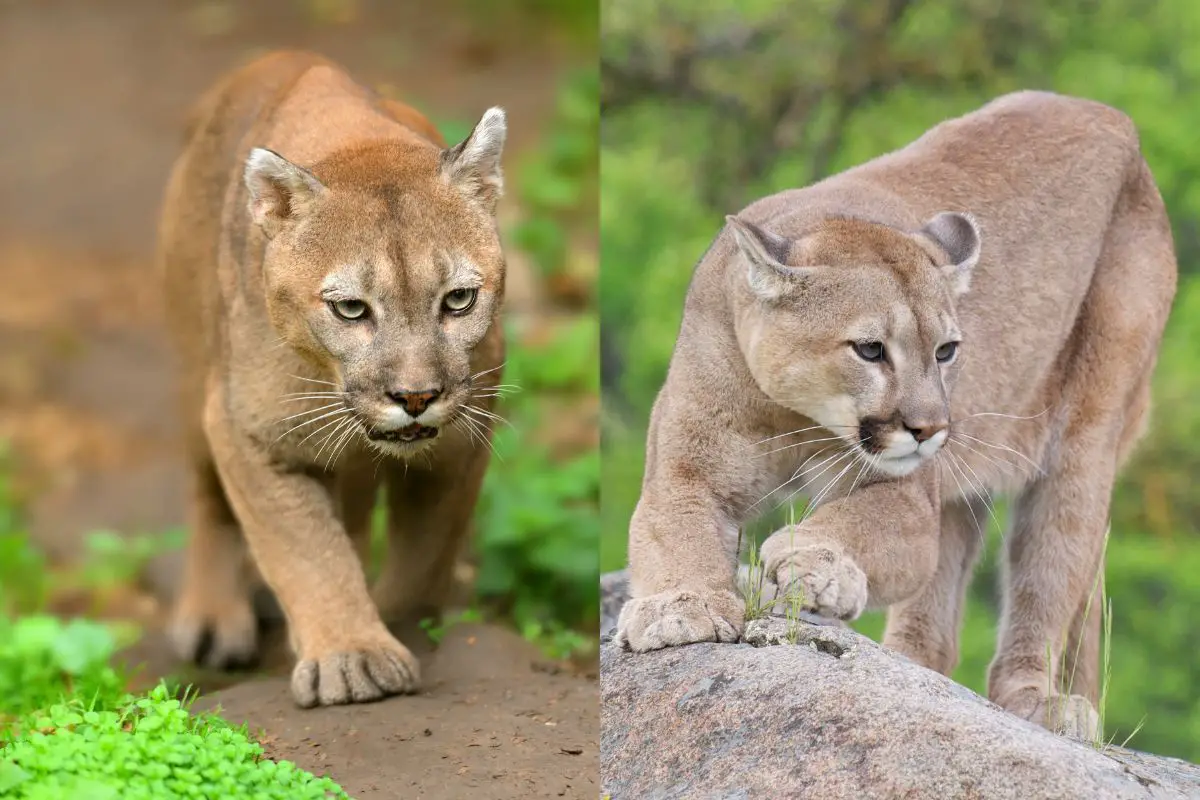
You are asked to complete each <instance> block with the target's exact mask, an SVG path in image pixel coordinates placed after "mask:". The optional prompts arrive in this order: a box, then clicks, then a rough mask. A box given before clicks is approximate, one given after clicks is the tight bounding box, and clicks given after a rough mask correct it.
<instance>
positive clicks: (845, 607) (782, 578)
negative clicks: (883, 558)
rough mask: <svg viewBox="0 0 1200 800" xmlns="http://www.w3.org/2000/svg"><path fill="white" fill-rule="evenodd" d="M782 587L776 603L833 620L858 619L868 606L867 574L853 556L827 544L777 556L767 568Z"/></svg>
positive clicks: (784, 552)
mask: <svg viewBox="0 0 1200 800" xmlns="http://www.w3.org/2000/svg"><path fill="white" fill-rule="evenodd" d="M764 567H765V569H766V574H767V577H768V578H770V579H771V580H772V581H774V582H775V584H776V585H777V586H778V587H779V589H778V592H777V593H776V598H777V600H776V602H782V603H789V602H792V598H796V602H797V603H798V605H799V606H800V608H802V609H805V610H808V611H812V612H815V613H816V614H818V615H819V616H822V617H830V618H833V619H844V620H852V619H857V618H858V616H859V615H860V614H862V612H863V609H864V608H866V606H867V575H866V573H865V572H863V571H862V570H861V569H859V566H858V565H857V564H855V563H854V562H853V561H852V560H851V559H850V557H849V556H847V555H845V554H844V553H842V552H841V551H840V550H838V549H836V548H833V547H828V546H825V545H803V546H800V547H794V548H789V549H785V550H783V551H781V552H779V553H777V554H773V555H772V558H771V560H770V561H768V562H767V563H766V564H765V565H764Z"/></svg>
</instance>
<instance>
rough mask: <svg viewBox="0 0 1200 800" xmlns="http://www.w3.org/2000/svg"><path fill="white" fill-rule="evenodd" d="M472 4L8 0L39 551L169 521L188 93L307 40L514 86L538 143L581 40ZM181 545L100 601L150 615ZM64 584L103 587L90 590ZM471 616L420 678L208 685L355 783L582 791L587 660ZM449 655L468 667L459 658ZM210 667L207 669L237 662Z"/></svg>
mask: <svg viewBox="0 0 1200 800" xmlns="http://www.w3.org/2000/svg"><path fill="white" fill-rule="evenodd" d="M475 5H477V4H476V3H475V2H473V1H472V2H468V0H444V2H440V3H436V4H430V3H427V2H424V0H412V2H398V1H389V0H374V1H372V0H357V2H351V0H321V1H318V0H303V1H301V0H256V2H254V3H243V2H235V0H222V1H214V0H203V1H201V0H106V2H104V3H96V2H94V1H93V0H40V1H39V2H37V3H22V2H17V1H15V0H0V108H2V109H3V115H2V116H3V122H2V123H0V175H2V176H3V180H2V181H0V286H3V287H4V291H3V292H0V441H7V442H8V443H10V444H11V445H12V448H13V450H14V454H15V456H16V465H17V468H18V471H17V474H16V475H15V481H16V484H17V489H18V491H19V492H20V495H21V497H22V499H23V500H24V501H25V502H26V505H27V510H28V512H29V517H30V519H29V522H30V528H31V532H32V534H33V535H34V536H35V537H36V539H37V540H38V541H39V542H40V543H41V545H42V546H43V547H44V549H46V550H47V552H48V553H49V554H50V556H51V557H52V559H54V560H55V561H56V562H59V563H62V564H70V563H72V562H74V561H77V560H78V559H79V556H80V555H81V553H82V552H83V547H82V543H83V541H84V536H85V534H86V533H87V532H89V531H93V530H97V529H110V530H115V531H118V532H120V533H123V534H132V533H154V532H158V531H162V530H165V529H169V528H172V527H175V526H178V525H180V524H182V521H183V476H182V469H181V462H180V459H179V457H178V451H177V444H176V436H177V423H176V420H175V419H174V416H173V409H174V404H173V402H172V380H173V366H172V358H171V354H170V352H169V351H168V349H167V348H166V346H165V344H164V341H163V339H164V337H163V335H162V331H161V321H162V320H161V317H162V310H161V306H160V301H159V297H158V294H157V291H156V287H155V285H154V282H153V280H152V270H151V255H152V253H153V247H154V234H155V214H156V211H157V206H158V202H159V197H160V194H161V191H162V187H163V184H164V181H165V179H166V175H167V171H168V169H169V166H170V163H171V161H172V159H173V158H174V157H175V155H176V154H177V152H178V147H179V129H180V121H181V120H182V119H183V117H184V114H185V111H186V110H187V108H188V107H189V106H190V104H191V103H192V102H193V101H194V100H195V98H196V96H197V95H198V93H199V92H201V91H202V90H203V89H204V88H205V87H206V86H207V85H209V84H210V83H211V82H212V81H213V80H214V79H215V78H216V77H217V76H218V75H220V74H221V73H223V72H224V71H226V70H228V69H229V68H231V67H233V66H235V65H237V64H239V63H242V62H244V61H245V60H247V59H248V58H250V57H253V56H254V55H256V54H258V53H260V52H263V51H265V50H268V49H274V48H279V47H288V48H304V49H313V50H316V51H318V52H321V53H323V54H325V55H328V56H330V57H332V58H334V59H336V60H338V61H340V62H342V63H343V64H345V65H346V66H347V67H349V68H350V69H351V71H353V72H354V73H355V74H356V75H358V76H359V77H360V78H361V79H363V80H365V81H367V82H371V83H374V84H375V85H377V86H380V87H381V88H382V89H383V90H385V91H388V92H391V93H395V94H396V95H398V96H402V97H405V98H406V99H409V100H412V101H414V102H416V103H417V104H418V105H420V106H421V107H422V108H423V109H424V110H426V111H427V112H428V113H430V114H431V116H432V117H433V118H434V119H435V120H447V119H454V120H458V121H461V122H464V123H467V124H469V123H470V122H471V121H473V120H474V119H475V118H476V117H477V116H478V114H479V113H481V112H482V110H483V109H484V108H486V107H488V106H490V105H494V104H501V105H504V106H505V107H506V108H507V109H508V112H509V119H510V125H511V128H512V130H511V138H510V142H511V145H510V147H511V149H510V151H509V152H510V155H509V158H508V161H509V163H510V165H516V164H519V163H520V161H521V151H522V150H526V151H528V150H529V149H531V148H533V147H536V145H537V143H538V137H539V134H540V131H541V128H542V126H543V125H544V123H545V122H546V120H547V119H548V118H549V116H550V114H551V113H552V110H553V103H554V93H555V90H556V88H557V82H558V80H559V79H560V77H561V76H562V75H563V73H564V71H565V70H566V69H567V68H568V67H571V66H578V65H583V64H586V63H588V62H589V61H594V58H595V53H594V51H593V52H583V51H580V50H579V48H578V45H577V44H576V43H573V42H569V41H567V40H565V39H564V38H563V37H561V36H558V35H552V34H550V33H544V34H543V33H537V32H534V31H531V30H530V29H529V28H528V27H523V26H522V25H520V24H519V23H518V22H515V21H514V19H515V18H514V16H513V15H511V14H505V15H500V16H496V15H492V16H491V17H489V18H488V19H487V20H486V22H480V20H479V18H478V17H477V16H474V15H473V14H472V13H471V12H470V10H469V9H470V8H472V7H474V6H475ZM513 174H514V171H513V170H512V169H510V175H513ZM508 205H509V208H508V209H507V212H506V213H507V214H509V215H510V217H511V215H513V214H514V213H516V212H515V211H514V210H513V209H512V208H511V203H509V204H508ZM510 270H511V271H512V276H511V279H510V291H511V295H512V296H511V298H510V309H511V310H512V311H514V312H515V313H516V314H518V315H523V316H525V317H527V318H528V320H529V322H530V326H529V327H530V328H531V329H535V330H536V328H537V327H538V326H539V325H541V324H543V323H542V322H540V320H542V319H544V313H543V312H544V309H543V307H542V305H541V300H540V298H541V297H542V296H543V294H544V292H543V290H542V287H540V286H539V285H538V283H537V281H536V280H535V278H534V277H533V274H532V271H531V270H529V269H528V267H527V266H526V265H524V264H523V263H522V261H521V259H520V258H519V254H514V257H513V258H512V259H511V261H510ZM592 413H593V411H587V412H585V417H586V418H587V419H588V422H586V424H584V425H583V427H584V428H586V429H587V430H586V431H585V434H586V435H584V436H582V438H583V439H585V440H587V439H589V438H590V437H594V432H593V429H594V425H592V424H591V422H590V420H591V419H592V416H591V415H592ZM576 427H579V426H576ZM567 438H571V436H567ZM576 438H578V436H576ZM177 568H178V554H172V555H171V556H168V557H164V558H163V559H160V560H159V561H158V562H156V563H155V564H154V565H153V568H152V569H151V570H150V571H149V574H148V575H147V576H145V577H146V586H147V591H141V592H137V591H129V590H127V589H122V590H119V591H117V592H116V593H115V595H114V596H111V597H107V598H103V601H104V603H106V604H107V605H108V606H109V611H110V613H112V614H115V615H118V616H127V617H135V618H137V619H139V620H142V621H146V620H149V621H150V622H151V623H153V622H154V621H156V620H159V619H161V617H162V612H163V609H164V608H165V605H166V603H167V602H169V599H170V594H171V590H172V587H173V585H174V583H175V581H176V576H177ZM62 599H63V601H64V603H65V604H66V605H67V606H70V607H75V608H77V609H81V608H84V607H87V608H89V609H90V610H94V608H93V607H92V606H90V605H87V604H88V603H91V602H92V601H94V600H95V598H79V597H67V598H62ZM464 630H466V629H461V628H456V629H454V631H455V633H454V635H452V636H451V637H450V641H449V642H448V643H447V644H446V646H444V647H443V648H442V649H441V650H440V651H439V653H438V654H437V655H436V656H434V657H433V660H432V661H431V662H429V665H428V670H427V673H428V675H429V677H430V680H431V682H430V683H429V686H430V688H429V691H428V692H427V693H426V694H423V695H420V696H417V697H411V698H399V699H395V700H391V701H388V702H384V703H379V704H374V705H371V706H366V707H361V708H341V709H328V710H321V711H312V712H300V711H297V710H295V709H293V708H292V706H291V705H290V701H288V700H287V697H286V693H285V691H284V687H285V684H283V683H280V682H277V681H278V679H267V680H265V681H255V682H249V683H243V684H242V685H239V686H237V687H235V688H232V689H229V690H227V691H225V692H222V693H220V694H217V695H214V697H215V698H217V699H218V700H219V701H220V702H221V703H222V704H223V705H224V706H225V707H226V708H227V709H228V710H229V712H230V713H231V714H233V715H235V716H237V717H238V720H239V721H241V720H242V719H245V720H246V721H248V722H249V723H250V724H251V726H252V727H253V728H263V729H265V730H266V734H267V736H266V739H265V741H266V742H267V743H268V746H269V748H270V750H271V752H272V753H273V754H274V755H277V756H279V757H286V758H291V759H293V760H295V761H297V762H298V763H300V764H302V765H304V766H308V767H310V768H314V769H317V770H318V771H327V772H329V773H330V774H331V775H332V776H333V777H334V778H335V779H336V780H339V781H341V782H343V783H344V784H345V785H346V787H347V788H348V789H349V790H350V791H351V794H352V795H356V796H358V797H361V798H368V797H393V796H396V795H397V793H401V791H400V790H401V787H403V791H402V793H403V795H404V796H418V797H457V796H464V794H463V793H467V794H469V795H470V796H476V797H496V798H502V797H510V796H513V797H515V796H521V797H541V796H547V797H556V796H561V797H575V796H580V797H582V796H583V794H584V793H585V792H586V793H588V795H589V796H591V797H594V796H595V785H594V784H595V776H596V774H597V762H596V759H595V752H596V740H597V726H598V723H597V707H596V697H597V693H596V687H595V684H594V682H592V681H591V680H587V679H581V678H577V677H567V676H565V675H552V674H548V673H547V672H545V671H538V670H535V669H533V668H532V667H531V666H530V665H531V664H532V663H533V661H532V659H531V654H530V653H529V649H528V646H527V645H526V644H525V643H524V642H522V641H521V640H520V639H519V638H517V637H514V636H512V635H511V634H507V633H504V632H502V631H498V630H494V629H480V630H479V631H477V632H476V633H475V634H473V635H474V636H475V637H476V638H475V643H474V644H469V645H468V644H466V643H465V641H466V640H465V639H462V640H461V641H460V640H459V639H458V638H456V637H458V635H459V634H460V633H462V631H464ZM267 637H268V640H269V641H270V642H272V643H273V645H274V646H272V647H271V648H270V652H269V656H268V658H267V663H266V664H265V665H264V667H265V672H266V673H267V674H269V675H280V674H282V673H285V672H286V670H287V667H288V660H289V659H288V657H287V654H286V652H285V651H284V650H283V649H282V647H281V646H279V645H281V643H282V632H281V631H279V630H278V628H275V629H273V630H271V631H268V633H267ZM456 641H460V645H461V646H459V645H454V644H453V642H456ZM485 649H486V655H485V657H484V658H480V657H479V656H478V653H479V652H481V651H483V650H485ZM127 657H128V658H129V659H130V660H131V661H132V662H133V663H140V664H144V670H143V675H142V682H143V683H145V682H153V681H155V680H156V679H157V677H158V676H161V675H165V674H179V672H180V665H179V664H177V663H175V661H174V659H173V658H172V657H171V656H170V653H169V651H168V650H167V649H165V647H164V644H163V638H162V636H161V632H159V631H157V630H154V629H153V628H152V629H151V631H150V633H149V635H148V636H147V637H146V638H145V639H144V640H143V641H142V642H141V643H140V644H139V645H138V646H137V647H136V648H135V649H134V650H133V651H131V652H130V653H128V654H127ZM460 659H461V660H463V661H465V662H466V666H467V667H468V668H467V669H465V670H464V669H463V668H462V667H456V666H454V663H455V662H456V660H460ZM497 664H500V665H507V667H502V668H499V669H498V668H497V666H496V665H497ZM480 666H482V667H486V670H482V671H479V672H472V669H475V668H477V667H480ZM189 675H191V674H190V673H185V677H187V676H189ZM201 677H203V680H202V681H200V682H201V685H204V686H214V685H226V684H228V683H230V682H231V681H239V680H244V678H245V676H237V675H232V676H231V675H228V674H226V675H219V676H211V675H209V676H201ZM551 723H557V724H551ZM426 728H428V729H429V730H430V731H431V733H430V735H428V736H426V735H425V734H424V730H425V729H426ZM406 737H407V738H406ZM493 737H495V738H493ZM562 748H568V750H571V751H574V750H575V749H580V750H581V752H580V753H578V754H567V753H564V752H561V749H562ZM495 776H500V777H495ZM474 786H478V787H481V788H479V789H474V788H472V787H474ZM372 787H374V788H372Z"/></svg>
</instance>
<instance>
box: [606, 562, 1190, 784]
mask: <svg viewBox="0 0 1200 800" xmlns="http://www.w3.org/2000/svg"><path fill="white" fill-rule="evenodd" d="M625 585H626V582H625V580H624V576H623V575H622V574H620V573H611V574H609V575H606V576H604V577H603V578H602V579H601V596H602V601H601V602H602V607H601V616H602V623H603V625H604V627H603V628H602V632H603V633H604V636H603V637H602V639H601V660H600V670H601V673H600V674H601V679H600V691H601V700H600V709H601V711H600V721H601V739H600V763H601V765H602V766H601V789H602V794H607V795H609V796H611V798H612V800H626V799H627V798H628V800H635V799H636V800H666V798H689V799H691V798H696V799H699V798H704V799H706V800H707V799H708V798H713V799H715V798H730V799H731V800H732V798H746V799H749V798H760V797H762V798H809V797H812V798H820V799H821V800H835V799H836V798H855V799H856V800H858V799H860V798H861V800H874V798H878V799H879V800H894V799H895V798H908V799H911V800H917V799H919V798H935V799H936V800H958V798H963V799H964V800H967V799H972V800H973V799H975V798H978V799H979V800H1004V799H1005V798H1013V800H1060V799H1061V800H1068V799H1069V800H1075V799H1076V798H1078V800H1103V799H1104V798H1131V799H1132V798H1200V767H1197V766H1194V765H1192V764H1189V763H1187V762H1185V761H1180V760H1178V759H1173V758H1164V757H1160V756H1154V755H1149V754H1145V753H1139V752H1137V751H1133V750H1127V749H1124V748H1121V747H1115V746H1107V747H1106V746H1100V747H1096V746H1093V745H1090V744H1087V743H1080V742H1076V741H1072V740H1069V739H1066V738H1063V737H1060V736H1056V735H1054V734H1052V733H1049V732H1048V731H1046V730H1043V729H1042V728H1040V727H1038V726H1036V725H1033V724H1032V723H1029V722H1026V721H1024V720H1021V719H1018V718H1017V717H1014V716H1012V715H1011V714H1008V713H1006V712H1005V711H1003V710H1001V709H1000V708H998V707H997V706H995V705H993V704H992V703H989V702H988V701H987V700H985V699H984V698H982V697H980V696H979V695H977V694H975V693H974V692H972V691H970V690H969V689H966V688H964V687H962V686H960V685H959V684H957V683H955V682H953V681H951V680H950V679H948V678H946V677H944V676H942V675H939V674H937V673H935V672H933V671H931V670H927V669H925V668H923V667H920V666H917V665H916V664H914V663H913V662H911V661H909V660H908V659H906V658H904V657H902V656H900V655H897V654H895V653H892V652H890V651H888V650H885V649H883V648H882V647H880V646H878V645H877V644H875V643H874V642H872V641H871V640H870V639H867V638H866V637H863V636H861V635H859V634H857V633H854V632H853V631H852V630H850V629H848V628H844V627H835V626H817V625H812V624H809V623H806V622H799V623H797V622H789V621H788V620H786V619H783V618H779V617H768V618H765V619H758V620H753V621H751V622H750V623H749V624H748V625H747V628H746V633H745V636H744V637H743V638H744V641H743V643H740V644H736V645H730V644H719V645H718V644H696V645H690V646H688V647H680V648H672V649H668V650H662V651H658V652H652V653H642V654H632V653H628V652H625V651H623V650H621V649H620V648H618V647H617V646H616V645H615V644H613V642H612V628H613V626H614V625H615V621H616V615H617V614H618V613H619V609H620V606H621V604H622V603H623V602H624V599H625V592H626V589H625Z"/></svg>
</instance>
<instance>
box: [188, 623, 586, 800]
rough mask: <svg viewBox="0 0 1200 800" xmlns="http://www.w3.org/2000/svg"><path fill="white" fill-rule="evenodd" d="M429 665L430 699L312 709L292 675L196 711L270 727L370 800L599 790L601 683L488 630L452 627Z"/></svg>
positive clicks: (307, 762)
mask: <svg viewBox="0 0 1200 800" xmlns="http://www.w3.org/2000/svg"><path fill="white" fill-rule="evenodd" d="M410 641H411V640H410ZM422 665H423V669H424V680H425V686H426V688H425V691H423V692H422V693H421V694H418V695H415V696H412V697H397V698H391V699H389V700H385V701H383V702H381V703H371V704H366V705H361V706H356V707H354V708H350V709H345V708H332V709H315V710H311V711H301V710H299V709H297V708H296V707H295V706H294V705H293V703H292V700H291V697H290V696H289V695H288V687H287V679H286V678H275V679H269V680H265V681H261V682H253V683H243V684H241V685H239V686H235V687H233V688H231V689H227V690H224V691H221V692H217V693H215V694H212V695H209V696H207V697H206V698H204V699H202V700H201V701H200V703H199V704H198V706H197V707H198V708H215V707H217V706H219V707H220V709H221V715H222V716H223V717H224V718H225V719H228V720H230V721H231V722H234V723H240V722H243V721H246V722H248V723H249V724H250V726H251V729H255V728H259V727H261V728H263V729H265V731H266V735H265V736H262V737H260V739H259V741H260V742H262V744H263V746H264V747H265V748H266V750H267V752H268V754H269V755H270V756H271V757H272V758H276V759H287V760H289V761H292V762H294V763H296V764H298V765H299V766H301V767H303V768H305V769H307V770H309V771H312V772H314V773H316V774H326V773H327V774H329V775H331V776H332V777H333V778H334V779H335V780H337V781H338V782H339V783H340V784H341V785H342V787H343V788H345V789H346V791H347V792H348V793H349V794H350V795H351V796H352V797H356V798H359V800H372V798H379V799H380V800H383V798H388V799H389V800H390V798H394V797H422V798H431V799H433V798H436V799H437V800H442V799H443V798H444V799H445V800H451V798H460V797H475V798H487V800H508V798H514V800H515V798H543V797H544V798H559V797H565V798H585V797H586V798H589V800H591V798H595V797H596V796H597V795H598V792H599V783H598V775H599V755H598V747H597V723H596V717H597V699H596V697H597V692H596V685H595V683H593V682H592V681H586V680H581V679H579V678H576V677H570V676H567V675H561V674H554V669H553V667H552V665H547V664H544V663H542V662H541V661H540V660H539V658H538V653H537V651H536V650H534V649H533V648H531V647H530V646H529V645H528V644H526V643H525V642H524V641H522V640H521V639H520V638H519V637H517V636H516V635H514V634H512V633H510V632H508V631H504V630H501V629H498V628H493V627H488V626H482V625H460V626H455V627H454V628H451V629H450V631H449V632H448V633H447V635H446V639H445V640H443V641H442V643H441V645H440V647H439V648H438V652H437V653H436V654H435V655H434V656H432V657H426V658H423V659H422Z"/></svg>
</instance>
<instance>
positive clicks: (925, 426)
mask: <svg viewBox="0 0 1200 800" xmlns="http://www.w3.org/2000/svg"><path fill="white" fill-rule="evenodd" d="M948 427H950V425H949V423H946V422H932V423H915V424H914V423H912V422H908V421H905V423H904V430H906V431H908V432H909V433H910V434H912V437H913V438H914V439H916V440H917V441H918V442H927V441H929V440H930V439H932V438H933V437H934V436H937V435H938V434H939V433H941V432H942V431H944V430H946V428H948Z"/></svg>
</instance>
